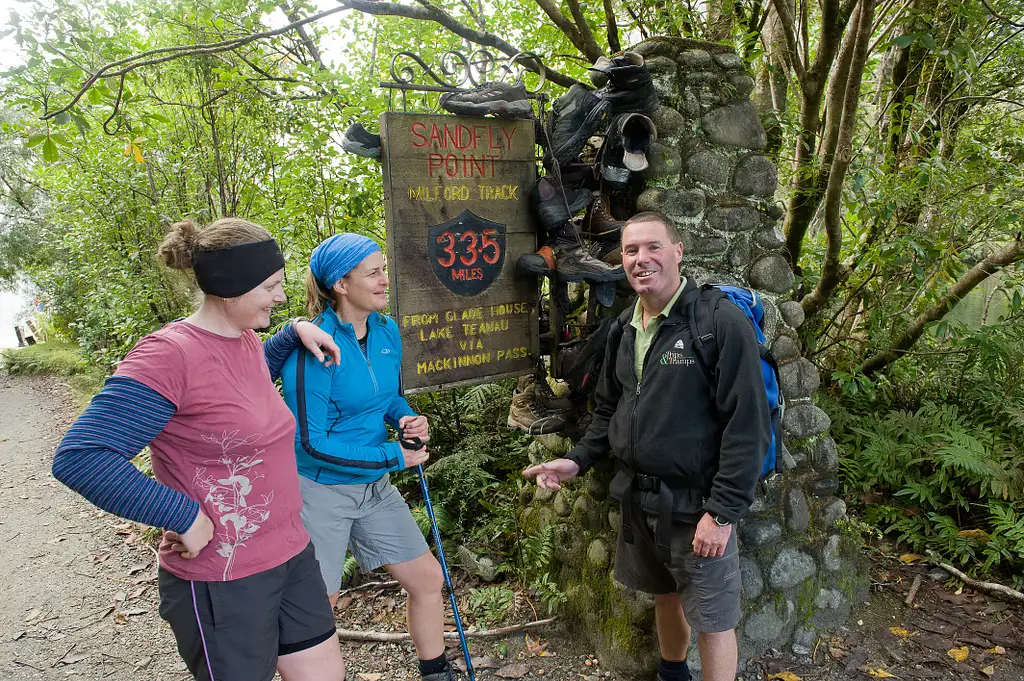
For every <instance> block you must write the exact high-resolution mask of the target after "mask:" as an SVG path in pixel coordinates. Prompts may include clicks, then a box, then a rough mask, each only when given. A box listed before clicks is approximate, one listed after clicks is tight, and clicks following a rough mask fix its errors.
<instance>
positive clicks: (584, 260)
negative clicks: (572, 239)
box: [554, 243, 626, 283]
mask: <svg viewBox="0 0 1024 681" xmlns="http://www.w3.org/2000/svg"><path fill="white" fill-rule="evenodd" d="M554 252H555V276H556V278H557V279H561V280H562V281H589V282H592V283H600V282H603V281H618V280H620V279H624V278H625V277H626V272H625V270H623V269H622V266H621V265H619V266H618V267H616V266H614V265H609V264H608V263H606V262H603V261H601V260H598V259H597V258H595V257H594V256H592V255H591V254H590V253H588V252H587V251H586V250H585V249H584V248H583V246H581V245H580V244H579V243H573V244H566V245H564V246H559V247H556V248H555V249H554Z"/></svg>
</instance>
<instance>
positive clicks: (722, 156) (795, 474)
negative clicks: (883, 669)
mask: <svg viewBox="0 0 1024 681" xmlns="http://www.w3.org/2000/svg"><path fill="white" fill-rule="evenodd" d="M635 51H636V52H638V53H640V54H642V55H643V56H644V58H645V60H646V62H647V66H648V69H649V70H650V72H651V75H652V76H653V79H654V82H655V87H656V88H657V90H658V94H659V96H660V99H661V106H660V107H659V108H658V109H657V110H656V111H655V112H654V114H653V116H652V118H653V120H654V122H655V125H656V126H657V128H658V141H657V142H656V143H655V144H654V145H653V147H652V149H651V150H650V152H649V153H648V159H649V162H650V167H649V168H648V170H647V171H645V173H646V174H645V178H644V180H645V181H644V186H643V188H642V190H641V191H640V193H639V194H638V195H636V197H635V206H629V207H627V210H626V211H622V210H621V206H620V210H619V211H617V212H619V213H620V214H621V213H622V212H627V213H629V212H635V211H639V210H658V211H661V212H663V213H665V214H666V215H668V216H669V217H670V218H672V220H673V221H674V222H675V224H676V227H677V228H678V229H679V232H680V234H681V236H682V239H683V244H684V254H683V267H684V269H685V270H686V271H687V272H688V273H689V274H691V275H693V276H695V277H696V278H697V280H698V281H700V282H702V283H703V282H711V283H725V284H734V285H738V286H746V287H749V288H753V289H756V290H758V291H759V292H760V293H761V294H762V297H763V299H764V303H765V313H766V336H767V337H768V339H769V343H770V345H771V347H772V350H773V352H774V354H775V356H776V358H777V359H778V361H779V363H780V370H781V374H782V389H783V394H784V396H785V398H786V413H785V417H784V420H783V428H784V430H785V437H784V442H785V445H786V447H785V448H783V450H782V451H781V452H780V454H781V455H782V456H783V459H784V462H785V465H786V468H787V471H786V473H785V474H784V475H782V476H777V477H776V478H774V479H773V480H772V481H771V482H770V484H769V485H768V488H767V490H765V491H764V492H763V493H762V494H760V495H759V498H758V500H757V501H756V502H755V504H754V507H753V508H752V509H751V513H750V515H749V516H748V518H747V519H746V520H744V521H743V522H741V523H740V525H739V527H738V528H737V529H738V532H739V538H740V542H741V543H740V552H741V556H742V558H741V575H742V582H743V608H744V619H743V622H742V624H741V625H740V630H739V640H740V657H741V668H742V667H743V665H744V663H745V660H747V659H749V658H750V657H755V656H759V655H761V654H763V653H764V652H765V651H767V650H769V649H777V650H785V651H786V652H792V653H795V654H797V655H809V654H810V653H811V651H812V650H813V648H814V644H815V641H816V639H817V636H818V634H819V633H820V632H823V631H827V630H829V629H831V628H834V627H835V626H837V625H838V624H840V623H842V622H843V621H844V620H845V619H846V618H847V617H848V616H849V614H850V610H851V606H852V604H853V603H854V602H856V600H857V599H858V598H861V597H862V595H863V594H864V581H863V578H862V577H860V576H858V574H859V572H858V569H857V565H856V562H857V543H856V542H855V541H853V540H852V539H848V538H847V536H846V535H845V534H844V533H843V532H842V527H843V523H844V521H845V519H846V507H845V504H844V503H843V501H842V500H841V499H839V498H838V497H836V496H835V493H836V488H837V484H838V481H837V478H836V471H837V468H838V463H839V460H838V456H837V454H836V445H835V442H834V441H833V440H832V438H830V437H829V436H828V429H829V426H830V425H831V424H830V420H829V417H828V415H827V414H825V412H823V411H822V410H821V409H819V408H818V407H817V406H815V405H814V404H813V396H814V393H815V392H816V391H817V390H818V388H819V385H820V378H819V376H818V372H817V369H816V368H815V366H814V365H813V364H812V363H811V362H809V361H808V360H806V359H804V358H803V357H801V355H800V346H799V341H798V338H797V335H796V333H795V331H794V330H795V329H796V328H797V327H799V326H800V324H801V323H803V317H804V315H803V311H802V309H801V307H800V304H799V303H798V302H796V301H793V300H791V299H790V296H791V290H792V287H793V281H794V276H793V272H792V270H791V269H790V267H789V265H788V264H787V262H786V260H785V258H783V256H782V254H781V252H780V251H781V248H782V246H783V244H784V237H783V234H782V232H781V230H780V228H779V226H780V218H781V217H782V209H781V207H780V205H779V204H778V203H776V201H775V198H774V196H775V192H776V189H777V184H778V173H777V171H776V168H775V166H774V165H773V164H772V162H771V161H770V160H769V159H767V158H765V157H764V156H762V155H761V154H760V153H759V151H760V150H761V149H763V148H764V145H765V133H764V129H763V128H762V126H761V122H760V120H759V118H758V114H757V110H756V109H755V107H754V104H753V103H752V102H751V101H750V100H749V98H748V95H749V94H750V93H751V91H752V90H753V87H754V81H753V80H752V79H751V77H750V75H749V74H747V73H746V71H745V69H744V66H743V62H742V60H741V59H740V58H739V57H738V56H737V55H736V54H735V53H734V52H733V51H732V50H731V49H730V48H728V47H726V46H723V45H716V44H711V43H701V42H696V41H692V40H685V39H678V38H661V39H652V40H649V41H646V42H643V43H641V44H640V45H638V46H637V47H636V48H635ZM633 208H635V211H633V210H628V209H633ZM535 445H536V446H535V447H534V448H533V451H532V452H531V456H533V457H534V458H536V460H546V459H549V458H551V457H552V456H555V455H561V454H563V453H564V452H566V451H567V449H568V446H569V443H568V442H567V441H566V440H564V439H562V438H558V437H554V436H547V437H546V438H541V439H539V440H538V442H537V443H535ZM613 466H614V463H613V462H611V461H609V462H607V463H606V464H604V465H602V466H599V467H598V468H597V469H595V470H593V471H591V472H589V473H588V474H587V475H586V476H584V477H583V479H582V480H581V481H579V482H577V483H574V484H571V485H569V486H567V487H566V488H564V489H562V490H561V491H560V492H558V493H557V494H553V493H550V492H546V491H543V490H541V491H537V492H536V493H535V492H534V491H533V489H532V488H530V489H527V490H526V491H525V492H524V493H525V494H526V495H527V497H526V499H524V500H525V501H526V502H527V507H526V510H525V511H524V513H523V517H522V518H521V520H522V522H523V525H524V526H525V528H526V529H527V531H531V530H533V531H536V530H537V529H539V528H541V527H545V526H547V525H551V524H554V525H555V529H554V531H555V532H556V533H557V538H558V541H557V546H559V547H560V554H559V556H558V566H557V570H556V575H557V579H558V581H559V582H560V584H561V585H562V587H563V588H564V589H565V590H566V593H567V594H568V596H569V603H568V605H567V609H568V611H569V612H568V615H569V618H570V621H572V622H575V623H577V624H576V625H574V630H576V631H578V632H579V633H581V634H582V635H584V636H587V637H589V638H590V639H591V642H592V643H593V645H594V647H595V649H596V650H597V653H598V655H599V657H601V659H602V662H603V664H604V665H605V666H606V668H611V669H614V670H616V671H618V672H619V673H620V674H622V675H624V676H626V677H630V676H636V677H643V676H644V675H648V676H647V678H649V675H650V674H651V673H652V671H653V669H654V667H655V665H656V663H657V645H656V642H655V639H654V637H653V622H654V614H653V601H652V600H651V599H650V598H649V597H647V596H645V595H643V594H637V593H633V592H630V591H628V590H626V589H624V588H622V587H621V586H619V585H618V584H617V583H616V582H615V581H614V580H613V579H612V578H611V568H610V566H611V564H612V561H613V558H614V547H615V540H616V537H615V532H616V531H617V529H618V522H619V509H618V505H617V503H616V502H614V501H612V500H610V499H608V498H607V482H608V480H609V479H610V476H611V472H612V471H613ZM860 574H862V573H860ZM699 664H700V663H699V658H698V655H697V652H696V647H694V648H693V650H692V653H691V655H690V666H691V669H693V670H694V671H699Z"/></svg>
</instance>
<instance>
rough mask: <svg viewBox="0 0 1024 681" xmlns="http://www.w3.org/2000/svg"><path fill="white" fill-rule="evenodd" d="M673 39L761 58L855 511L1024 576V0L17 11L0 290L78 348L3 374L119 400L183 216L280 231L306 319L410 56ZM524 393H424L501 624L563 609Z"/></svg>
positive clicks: (175, 298)
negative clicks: (529, 508)
mask: <svg viewBox="0 0 1024 681" xmlns="http://www.w3.org/2000/svg"><path fill="white" fill-rule="evenodd" d="M659 35H671V36H682V37H689V38H694V39H699V40H707V41H714V42H724V43H727V44H729V45H731V46H732V47H734V48H735V49H736V51H737V53H738V54H739V55H740V56H741V57H742V58H743V60H744V61H745V63H746V65H747V68H748V70H749V71H750V73H751V74H752V76H754V81H755V89H754V91H753V93H752V95H751V97H752V98H753V99H754V101H755V103H756V104H757V106H758V109H759V112H760V115H761V117H762V121H763V123H764V127H765V129H766V131H767V133H768V140H769V143H768V148H767V150H766V152H765V153H766V154H767V155H768V156H769V157H770V158H772V160H773V161H775V163H776V164H777V166H778V168H779V175H780V178H779V180H780V181H779V191H778V193H777V196H776V199H777V200H778V202H779V205H780V208H781V209H782V210H783V212H784V221H783V229H784V232H785V235H786V240H787V246H786V253H787V256H788V258H789V259H790V262H791V263H792V264H793V265H794V269H795V271H796V273H797V283H796V289H795V291H794V294H793V295H794V298H795V299H796V300H799V301H800V302H801V304H802V307H803V309H804V312H805V314H806V316H807V321H806V322H805V324H804V325H803V326H801V328H800V333H801V335H802V337H801V341H802V352H803V354H804V356H805V357H807V358H808V359H809V360H810V361H812V362H814V363H815V364H816V365H817V366H818V368H819V369H820V370H821V374H822V376H826V377H829V380H828V381H827V385H826V386H825V388H824V390H823V391H822V392H821V395H820V397H819V401H820V403H821V406H822V407H823V408H824V409H825V410H826V411H827V412H828V413H829V414H830V416H831V417H832V419H833V431H834V432H833V434H834V436H835V438H836V440H837V442H838V443H839V445H840V454H841V464H840V475H841V483H842V486H843V489H844V494H845V497H846V500H847V503H848V504H849V505H850V507H851V510H852V511H853V513H854V515H855V517H856V518H857V520H856V521H855V524H856V525H857V526H858V527H859V528H860V529H862V530H864V531H865V532H866V533H867V534H869V535H875V536H876V537H882V536H885V537H887V538H888V539H889V540H895V541H897V542H900V543H901V544H902V545H903V546H905V547H906V548H907V549H909V550H913V551H918V552H923V551H926V550H934V551H937V552H938V553H939V554H941V555H942V556H943V557H944V558H945V559H947V560H949V561H951V562H953V563H954V564H957V565H959V566H961V567H963V568H965V569H966V570H967V571H969V572H971V573H972V574H984V573H988V574H989V575H992V576H994V577H995V578H1000V579H1004V580H1006V581H1010V582H1013V583H1015V584H1016V585H1017V586H1018V587H1019V586H1021V585H1022V584H1024V449H1022V448H1024V388H1022V387H1021V382H1022V379H1024V314H1022V294H1024V269H1022V268H1021V266H1020V264H1019V263H1020V261H1021V260H1022V259H1024V242H1022V239H1021V217H1022V210H1024V194H1022V189H1024V140H1022V132H1024V118H1022V115H1021V109H1022V108H1024V89H1022V86H1021V83H1022V81H1024V2H1021V1H1020V0H998V2H997V1H996V0H967V1H965V2H957V1H953V2H949V1H946V0H820V1H819V2H814V3H812V2H809V1H808V0H761V1H758V0H735V1H727V0H709V1H707V2H701V1H697V2H690V1H689V0H682V1H680V2H664V0H603V2H600V3H596V2H584V1H581V0H562V1H561V2H559V1H556V0H415V1H414V2H413V1H409V2H390V1H388V0H341V1H340V2H337V3H334V2H329V1H328V0H322V1H321V2H319V3H316V4H314V3H309V2H294V1H293V2H272V1H261V2H255V1H246V0H203V1H200V2H188V3H178V2H172V1H170V0H124V1H121V2H101V1H98V0H75V1H74V2H72V1H71V0H41V1H39V2H34V3H17V4H15V5H14V6H13V9H11V10H10V14H9V17H8V19H7V22H6V28H4V29H3V40H4V41H5V43H7V44H11V45H13V46H14V47H15V51H16V56H15V57H14V59H13V65H11V66H10V67H9V68H8V70H6V71H5V72H3V73H2V74H0V92H2V103H0V284H3V285H4V286H5V287H8V288H14V287H16V286H19V285H22V286H24V285H28V286H29V287H30V289H31V291H32V293H33V294H34V295H38V297H39V298H40V300H41V301H42V302H43V303H44V304H45V306H46V315H45V317H46V322H47V324H48V327H49V330H50V334H51V338H52V340H51V341H50V342H48V343H46V344H45V345H44V346H39V347H37V348H32V349H30V350H21V351H16V352H9V353H7V354H6V355H5V358H4V363H5V364H6V365H7V367H8V369H9V370H12V371H41V370H58V371H62V372H65V373H68V374H73V375H74V376H75V377H76V378H75V380H77V381H78V383H79V384H80V385H83V386H85V389H86V392H87V393H88V391H89V390H95V389H96V388H97V386H98V381H99V380H101V379H102V376H103V375H105V374H106V373H108V372H109V371H110V370H111V368H112V367H113V366H114V365H115V363H116V362H117V361H118V359H119V358H120V357H122V356H123V355H124V353H125V352H126V351H127V350H128V349H129V348H130V347H131V346H132V345H133V344H134V343H135V341H136V340H137V339H138V338H139V337H141V336H143V335H145V334H146V333H149V332H151V331H152V330H154V329H156V328H158V327H159V326H161V325H162V324H165V323H167V322H168V321H170V320H173V319H175V318H177V317H180V316H183V315H185V314H187V313H188V310H189V308H190V305H191V301H192V299H193V296H194V290H193V289H192V287H191V284H190V282H189V281H188V279H186V278H183V277H180V276H178V275H177V274H175V273H173V272H170V271H168V270H166V269H164V268H161V267H159V266H158V265H157V263H156V261H155V259H154V257H153V254H154V251H155V248H156V245H157V244H158V243H159V241H160V240H161V239H162V237H163V235H164V234H165V232H166V230H167V227H168V225H169V224H170V223H172V222H174V221H177V220H180V219H182V218H192V219H194V220H196V221H197V222H200V223H207V222H210V221H212V220H214V219H217V218H219V217H222V216H226V215H238V216H243V217H246V218H248V219H251V220H253V221H255V222H258V223H260V224H263V225H265V226H266V227H268V228H269V229H270V230H271V231H272V232H273V233H274V234H275V236H276V237H277V238H278V239H279V240H280V241H281V243H282V245H283V247H284V250H285V254H286V259H287V275H288V276H287V290H288V293H289V302H288V304H287V305H286V306H282V308H281V309H279V310H278V311H276V312H275V324H278V325H279V324H281V323H283V322H284V320H285V319H287V318H288V317H291V316H294V315H297V314H300V313H301V312H302V308H303V291H302V284H303V280H304V273H305V270H306V264H307V262H308V256H309V253H310V251H311V250H312V248H313V246H315V245H316V244H317V243H319V242H320V241H321V240H322V239H324V238H325V237H327V236H329V235H330V234H332V233H335V232H338V231H356V232H361V233H364V234H367V235H370V236H372V237H374V238H376V239H378V240H380V241H381V242H382V243H383V236H384V218H383V195H382V188H381V176H380V168H379V166H378V165H377V164H375V163H374V162H372V161H369V160H366V159H360V158H357V157H353V156H349V155H345V154H343V153H342V152H341V149H340V138H341V135H342V133H343V132H344V130H345V129H346V128H347V127H348V125H349V124H350V123H351V122H352V121H356V120H358V121H362V122H363V123H364V124H366V125H367V127H370V128H372V129H376V121H377V118H378V116H379V114H380V113H382V112H384V111H387V110H388V109H389V107H390V106H392V105H393V104H394V102H393V101H391V100H390V98H389V94H388V93H387V91H385V90H383V89H381V88H380V87H379V86H378V83H379V82H380V81H381V80H390V77H389V74H388V67H389V62H390V59H391V57H392V55H394V54H395V53H397V52H399V51H402V50H412V51H414V52H417V53H418V54H420V55H422V56H423V58H424V59H425V60H426V61H427V62H428V63H434V62H436V60H437V58H438V57H439V56H440V55H441V54H442V53H443V52H444V51H445V50H447V49H452V48H455V49H462V50H463V51H471V50H472V49H475V48H477V47H487V48H489V49H490V50H491V51H492V52H494V53H495V54H498V55H504V56H506V57H508V56H512V55H513V54H515V53H517V52H518V51H520V50H529V51H532V52H536V53H538V54H539V55H541V56H542V58H543V59H544V62H545V63H546V64H547V65H548V66H549V69H550V70H549V73H548V79H549V85H548V89H547V91H548V93H549V94H551V95H552V96H557V95H558V94H560V93H561V92H563V91H564V89H565V88H566V87H567V86H568V85H571V84H572V83H573V82H576V81H582V82H586V67H587V65H589V64H590V63H592V62H593V61H594V60H595V59H596V58H597V57H598V56H600V55H602V54H611V53H614V52H616V51H619V50H622V49H625V48H628V46H629V45H630V44H632V43H635V42H638V41H640V40H642V39H645V38H647V37H650V36H659ZM7 63H8V64H11V63H12V60H11V59H8V60H7ZM428 105H429V103H428ZM414 106H417V107H418V106H419V104H415V105H414ZM961 301H963V302H961ZM958 303H959V304H958ZM511 391H512V386H511V384H510V382H502V383H496V384H486V385H481V386H476V387H474V388H469V389H460V390H454V391H448V392H446V393H441V394H430V395H425V396H418V397H417V398H416V403H417V405H416V406H417V408H419V409H420V410H421V411H422V412H423V413H426V414H428V415H429V416H430V417H431V419H432V424H433V429H434V443H435V444H436V448H435V449H436V452H437V455H438V457H439V458H438V459H437V460H436V461H435V463H433V464H432V465H431V466H430V468H429V469H428V471H429V475H430V476H431V481H432V488H433V489H434V490H435V491H436V494H437V496H438V498H437V500H435V506H436V507H438V508H439V511H440V521H441V524H442V528H441V529H442V532H443V533H444V534H445V535H446V537H447V538H448V539H449V540H450V541H451V543H452V549H451V552H452V553H453V554H455V555H457V557H458V562H459V563H460V564H461V565H462V566H463V567H464V568H465V569H466V570H468V571H471V572H474V573H475V574H476V575H477V576H478V577H479V578H481V579H485V580H494V579H495V578H497V579H498V583H497V584H494V585H491V586H486V587H481V588H480V589H476V590H474V592H473V595H472V598H474V599H475V601H474V603H475V607H476V610H477V611H478V612H479V613H482V614H483V616H484V618H485V619H500V618H501V617H502V616H503V615H504V614H507V613H508V611H509V609H511V608H514V607H516V605H517V603H521V599H519V597H518V595H517V594H519V593H522V588H523V587H525V588H526V591H525V593H527V594H528V595H531V594H532V595H533V596H536V597H537V599H538V600H540V601H542V602H544V603H545V604H546V605H547V606H548V608H549V609H556V608H557V606H558V604H559V602H560V601H561V599H562V598H563V596H562V594H561V592H560V590H559V588H558V585H557V584H554V583H553V582H552V581H551V579H550V578H549V577H548V575H547V574H546V569H545V568H546V566H547V563H548V561H549V560H550V557H551V554H552V551H553V550H554V547H553V546H552V542H551V536H550V535H549V534H547V533H544V532H541V533H539V534H536V535H531V536H524V535H523V533H522V532H521V529H520V528H519V523H518V518H519V513H520V511H521V510H522V507H521V502H520V494H519V490H520V489H521V486H522V484H523V482H522V480H521V478H520V476H519V471H521V470H522V468H523V467H524V466H525V465H526V464H527V461H528V454H527V449H528V447H529V445H530V439H529V438H527V437H526V436H524V435H522V434H520V433H517V432H515V431H510V430H509V429H508V428H507V427H506V426H505V416H506V413H507V408H508V404H509V400H510V399H511ZM407 482H408V481H407ZM415 510H416V512H417V514H418V517H419V518H420V519H421V520H425V519H424V516H423V513H422V509H415ZM425 526H426V525H425V523H424V527H425Z"/></svg>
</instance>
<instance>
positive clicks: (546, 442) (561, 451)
mask: <svg viewBox="0 0 1024 681" xmlns="http://www.w3.org/2000/svg"><path fill="white" fill-rule="evenodd" d="M533 437H534V440H535V441H537V442H539V443H541V444H542V445H543V446H544V449H546V450H548V452H549V454H548V459H550V458H552V457H553V458H556V459H557V458H558V457H561V456H565V455H566V454H568V453H569V451H570V450H571V449H572V440H570V439H569V438H567V437H562V436H561V435H555V434H554V433H549V434H547V435H534V436H533Z"/></svg>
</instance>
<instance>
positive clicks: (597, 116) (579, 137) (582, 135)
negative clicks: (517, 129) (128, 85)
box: [550, 83, 612, 166]
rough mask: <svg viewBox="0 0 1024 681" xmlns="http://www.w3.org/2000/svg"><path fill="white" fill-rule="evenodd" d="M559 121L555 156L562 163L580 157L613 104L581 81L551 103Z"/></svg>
mask: <svg viewBox="0 0 1024 681" xmlns="http://www.w3.org/2000/svg"><path fill="white" fill-rule="evenodd" d="M551 110H552V111H553V112H554V114H555V123H554V125H553V126H552V131H551V147H552V149H551V150H550V153H551V156H552V157H553V158H554V160H555V162H557V163H558V164H559V165H562V166H565V165H568V164H570V163H572V162H574V161H576V159H577V158H578V157H579V155H580V152H581V151H583V146H584V145H585V144H586V143H587V140H588V139H590V136H591V135H593V134H594V133H595V132H597V131H598V130H600V129H601V127H602V126H604V125H605V124H606V123H607V122H608V118H609V116H610V114H611V110H612V104H611V102H608V101H606V100H604V99H602V98H600V97H598V96H597V95H595V94H594V93H593V92H591V91H590V90H588V89H586V88H585V87H583V86H582V85H580V84H579V83H577V84H576V85H573V86H572V87H571V88H569V91H568V92H566V93H565V94H564V95H562V96H561V97H559V98H558V99H556V100H555V103H554V104H552V105H551Z"/></svg>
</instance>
